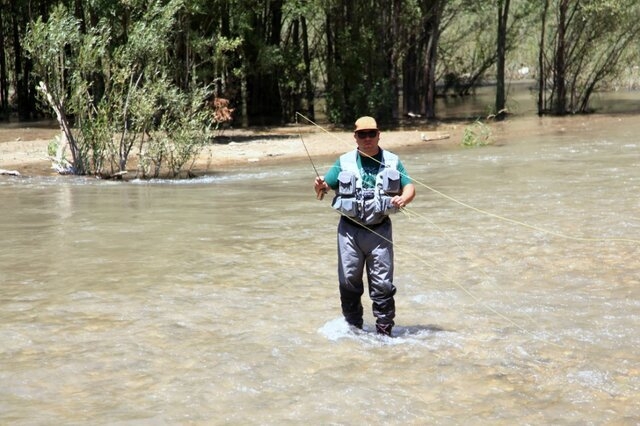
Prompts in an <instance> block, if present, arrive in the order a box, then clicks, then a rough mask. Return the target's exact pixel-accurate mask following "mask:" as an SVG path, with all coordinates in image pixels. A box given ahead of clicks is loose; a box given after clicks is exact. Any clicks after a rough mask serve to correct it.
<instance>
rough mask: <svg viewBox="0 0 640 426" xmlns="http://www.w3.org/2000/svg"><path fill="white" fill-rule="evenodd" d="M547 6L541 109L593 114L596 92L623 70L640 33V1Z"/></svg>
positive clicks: (555, 1) (551, 0)
mask: <svg viewBox="0 0 640 426" xmlns="http://www.w3.org/2000/svg"><path fill="white" fill-rule="evenodd" d="M543 10H544V12H543V16H542V18H541V21H542V22H543V32H542V38H541V42H540V64H539V66H540V70H539V72H540V83H541V84H540V87H539V90H540V92H539V105H538V113H539V114H545V113H551V114H556V115H564V114H569V113H584V112H589V110H590V108H589V101H590V99H591V96H592V95H593V93H594V91H595V90H596V89H598V88H599V87H600V86H602V85H603V84H604V83H605V82H606V81H607V79H610V78H612V77H615V76H616V75H617V74H618V73H619V72H620V67H621V65H622V64H623V63H624V61H622V58H624V55H627V54H629V53H630V50H629V48H630V46H632V45H633V42H634V41H636V40H637V38H638V36H639V35H640V5H639V4H638V3H637V2H636V1H634V0H585V1H581V2H573V1H569V0H548V1H547V2H546V3H545V8H544V9H543ZM547 81H550V82H551V87H548V86H547Z"/></svg>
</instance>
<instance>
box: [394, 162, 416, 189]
mask: <svg viewBox="0 0 640 426" xmlns="http://www.w3.org/2000/svg"><path fill="white" fill-rule="evenodd" d="M397 167H398V172H399V173H400V186H401V187H403V188H404V187H405V186H406V185H409V184H410V183H413V179H411V177H409V175H408V174H407V170H406V169H405V168H404V164H402V161H400V160H398V165H397Z"/></svg>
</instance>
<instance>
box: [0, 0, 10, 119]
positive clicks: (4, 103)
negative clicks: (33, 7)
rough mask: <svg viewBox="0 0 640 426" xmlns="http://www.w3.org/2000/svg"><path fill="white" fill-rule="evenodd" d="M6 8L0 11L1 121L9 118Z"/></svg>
mask: <svg viewBox="0 0 640 426" xmlns="http://www.w3.org/2000/svg"><path fill="white" fill-rule="evenodd" d="M3 11H4V8H3V9H2V10H0V119H3V118H5V116H6V118H9V79H8V78H7V65H6V64H7V58H6V51H5V38H4V13H3Z"/></svg>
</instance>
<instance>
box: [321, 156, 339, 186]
mask: <svg viewBox="0 0 640 426" xmlns="http://www.w3.org/2000/svg"><path fill="white" fill-rule="evenodd" d="M339 174H340V159H338V160H336V162H335V163H333V166H331V168H330V169H329V170H327V173H326V174H325V175H324V181H325V182H326V183H327V185H329V187H331V189H336V188H337V187H338V175H339Z"/></svg>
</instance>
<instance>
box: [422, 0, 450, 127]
mask: <svg viewBox="0 0 640 426" xmlns="http://www.w3.org/2000/svg"><path fill="white" fill-rule="evenodd" d="M425 3H426V8H425V14H426V19H425V24H424V34H425V36H426V38H427V46H426V49H425V56H424V73H423V76H422V77H423V79H424V87H425V89H426V93H425V98H424V112H425V115H426V118H428V119H433V118H435V117H436V65H437V61H438V42H439V41H440V19H441V18H442V12H443V8H444V4H445V1H443V0H426V2H425Z"/></svg>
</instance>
